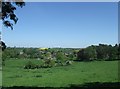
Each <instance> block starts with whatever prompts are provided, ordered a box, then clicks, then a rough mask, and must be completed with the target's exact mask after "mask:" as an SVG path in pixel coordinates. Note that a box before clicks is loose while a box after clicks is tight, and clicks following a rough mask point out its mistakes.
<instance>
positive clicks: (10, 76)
mask: <svg viewBox="0 0 120 89" xmlns="http://www.w3.org/2000/svg"><path fill="white" fill-rule="evenodd" d="M32 60H33V62H36V63H40V60H35V59H32ZM27 62H28V60H24V59H15V60H14V59H12V60H6V61H5V66H3V75H2V76H3V80H2V84H3V86H4V87H12V86H31V87H34V86H37V87H68V86H69V85H70V84H85V83H92V82H118V61H92V62H73V64H72V65H68V66H59V67H52V68H40V69H24V65H25V64H26V63H27Z"/></svg>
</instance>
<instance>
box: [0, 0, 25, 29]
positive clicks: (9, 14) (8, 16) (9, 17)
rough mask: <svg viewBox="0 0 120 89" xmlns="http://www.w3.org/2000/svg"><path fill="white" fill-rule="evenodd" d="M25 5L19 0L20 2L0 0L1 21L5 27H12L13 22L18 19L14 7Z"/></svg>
mask: <svg viewBox="0 0 120 89" xmlns="http://www.w3.org/2000/svg"><path fill="white" fill-rule="evenodd" d="M24 5H25V2H23V1H22V0H21V2H7V1H5V0H3V1H2V10H1V11H2V12H0V13H1V15H2V17H1V18H2V21H3V24H4V26H5V27H10V28H11V29H13V23H12V21H13V22H14V23H15V24H16V23H17V21H18V17H17V16H16V14H15V10H16V9H17V8H16V7H17V6H18V7H21V8H22V7H23V6H24Z"/></svg>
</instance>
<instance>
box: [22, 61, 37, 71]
mask: <svg viewBox="0 0 120 89" xmlns="http://www.w3.org/2000/svg"><path fill="white" fill-rule="evenodd" d="M34 68H36V65H35V64H34V63H32V62H31V61H28V62H27V63H26V65H25V66H24V69H34Z"/></svg>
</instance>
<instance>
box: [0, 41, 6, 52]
mask: <svg viewBox="0 0 120 89" xmlns="http://www.w3.org/2000/svg"><path fill="white" fill-rule="evenodd" d="M0 48H1V49H2V51H4V50H5V49H6V45H5V43H4V42H3V41H0Z"/></svg>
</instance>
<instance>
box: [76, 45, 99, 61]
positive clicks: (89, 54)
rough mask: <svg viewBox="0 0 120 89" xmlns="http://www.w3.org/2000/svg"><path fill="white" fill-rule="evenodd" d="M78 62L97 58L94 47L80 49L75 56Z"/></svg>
mask: <svg viewBox="0 0 120 89" xmlns="http://www.w3.org/2000/svg"><path fill="white" fill-rule="evenodd" d="M77 58H78V60H81V61H89V60H94V59H96V58H97V53H96V49H95V47H94V46H89V47H87V48H85V49H81V50H80V51H79V52H78V56H77Z"/></svg>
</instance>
